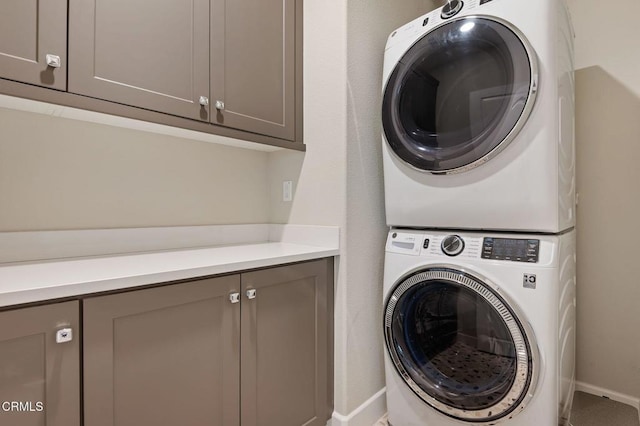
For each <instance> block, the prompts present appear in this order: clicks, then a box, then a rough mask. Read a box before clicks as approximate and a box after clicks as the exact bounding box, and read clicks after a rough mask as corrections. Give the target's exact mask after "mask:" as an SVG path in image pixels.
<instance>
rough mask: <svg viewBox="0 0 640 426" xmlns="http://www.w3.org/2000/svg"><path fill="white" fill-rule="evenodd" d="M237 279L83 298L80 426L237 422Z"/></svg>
mask: <svg viewBox="0 0 640 426" xmlns="http://www.w3.org/2000/svg"><path fill="white" fill-rule="evenodd" d="M239 290H240V276H239V275H233V276H229V277H222V278H212V279H205V280H200V281H195V282H189V283H185V284H176V285H168V286H165V287H158V288H152V289H148V290H138V291H131V292H127V293H120V294H114V295H109V296H102V297H95V298H89V299H85V300H84V315H83V316H84V318H83V322H84V418H85V422H84V424H85V425H86V426H107V425H108V426H141V425H154V426H163V425H166V426H169V425H182V426H200V425H225V426H226V425H229V426H232V425H239V424H240V412H239V402H240V399H239V398H240V395H239V386H238V376H239V373H240V370H239V357H240V352H239V351H240V306H239V304H232V303H231V302H230V300H229V295H230V294H232V293H233V292H238V291H239Z"/></svg>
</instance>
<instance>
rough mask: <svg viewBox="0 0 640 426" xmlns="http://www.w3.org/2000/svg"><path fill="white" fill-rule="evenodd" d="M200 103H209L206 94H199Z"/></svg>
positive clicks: (205, 104) (204, 104) (203, 104)
mask: <svg viewBox="0 0 640 426" xmlns="http://www.w3.org/2000/svg"><path fill="white" fill-rule="evenodd" d="M200 105H202V106H207V105H209V98H207V97H206V96H200Z"/></svg>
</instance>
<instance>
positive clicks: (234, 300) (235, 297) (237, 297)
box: [229, 293, 240, 303]
mask: <svg viewBox="0 0 640 426" xmlns="http://www.w3.org/2000/svg"><path fill="white" fill-rule="evenodd" d="M229 300H230V301H231V303H238V302H240V293H231V294H230V295H229Z"/></svg>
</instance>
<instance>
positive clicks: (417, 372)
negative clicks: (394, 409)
mask: <svg viewBox="0 0 640 426" xmlns="http://www.w3.org/2000/svg"><path fill="white" fill-rule="evenodd" d="M385 311H386V312H385V339H386V344H387V350H388V352H389V355H390V357H391V359H392V361H393V363H394V365H395V367H396V369H397V371H398V373H399V374H400V376H401V377H402V378H403V379H404V380H405V382H406V383H407V385H409V387H410V388H411V389H412V390H413V391H414V393H415V394H416V395H418V397H420V398H421V399H422V400H423V401H425V402H426V403H427V404H429V405H431V406H432V407H433V408H435V409H437V410H439V411H440V412H442V413H444V414H446V415H448V416H451V417H454V418H457V419H460V420H464V421H471V422H488V421H494V420H498V419H500V418H502V417H505V416H508V415H509V414H511V413H513V412H514V411H515V410H516V409H517V408H523V407H524V404H525V403H526V401H525V399H526V396H527V391H528V389H529V388H530V386H531V384H532V382H533V381H534V378H535V376H534V369H536V367H535V364H534V363H535V360H534V355H533V354H534V352H533V351H532V349H531V344H530V342H529V340H528V338H527V333H526V332H525V330H524V328H523V326H522V323H521V322H520V321H519V320H518V318H517V316H516V315H515V314H514V312H513V310H512V308H511V307H510V306H509V305H508V304H507V303H506V302H505V301H504V300H503V299H502V298H501V297H500V296H498V295H497V294H496V293H495V292H494V291H493V290H491V289H490V288H489V287H488V286H486V285H485V284H484V283H483V281H481V280H480V279H478V278H476V277H474V276H472V275H469V274H467V273H464V272H461V271H457V270H453V269H448V268H433V269H429V270H426V271H422V272H419V273H417V274H414V275H412V276H410V277H408V278H406V279H404V280H403V281H401V282H400V283H399V284H398V285H397V286H396V287H395V289H394V291H393V292H392V294H391V296H390V297H389V298H388V300H387V303H386V307H385Z"/></svg>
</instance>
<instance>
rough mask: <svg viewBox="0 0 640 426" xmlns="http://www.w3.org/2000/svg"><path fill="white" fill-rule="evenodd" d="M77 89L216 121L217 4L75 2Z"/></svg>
mask: <svg viewBox="0 0 640 426" xmlns="http://www.w3.org/2000/svg"><path fill="white" fill-rule="evenodd" d="M11 1H17V0H11ZM69 91H70V92H73V93H78V94H81V95H87V96H91V97H95V98H99V99H105V100H109V101H114V102H118V103H122V104H126V105H132V106H137V107H141V108H146V109H150V110H154V111H160V112H165V113H168V114H173V115H178V116H181V117H188V118H193V119H197V120H204V121H208V120H209V115H208V109H209V107H208V106H207V103H208V102H207V98H208V97H209V0H157V1H154V2H153V3H149V2H148V1H144V0H69ZM201 97H202V98H203V99H202V102H200V99H201Z"/></svg>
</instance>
